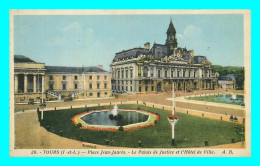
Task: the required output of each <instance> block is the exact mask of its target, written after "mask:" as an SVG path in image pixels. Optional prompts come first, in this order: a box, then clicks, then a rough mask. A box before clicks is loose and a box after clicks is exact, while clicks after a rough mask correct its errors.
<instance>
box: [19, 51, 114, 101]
mask: <svg viewBox="0 0 260 166" xmlns="http://www.w3.org/2000/svg"><path fill="white" fill-rule="evenodd" d="M111 95H112V92H111V73H109V72H107V71H105V70H104V69H103V67H102V66H92V67H68V66H46V65H45V64H44V63H38V62H35V61H33V60H32V59H30V58H28V57H26V56H23V55H14V96H15V102H16V103H26V102H28V101H30V99H33V100H34V101H41V99H42V97H43V99H44V100H66V99H85V98H104V97H110V96H111Z"/></svg>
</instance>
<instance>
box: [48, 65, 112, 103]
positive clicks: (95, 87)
mask: <svg viewBox="0 0 260 166" xmlns="http://www.w3.org/2000/svg"><path fill="white" fill-rule="evenodd" d="M46 82H47V84H46V89H47V95H48V96H49V97H52V96H53V97H55V96H56V97H58V99H61V98H72V99H74V98H77V99H84V98H103V97H110V96H111V95H112V93H111V74H110V73H109V72H107V71H105V70H103V69H102V68H99V67H60V66H46Z"/></svg>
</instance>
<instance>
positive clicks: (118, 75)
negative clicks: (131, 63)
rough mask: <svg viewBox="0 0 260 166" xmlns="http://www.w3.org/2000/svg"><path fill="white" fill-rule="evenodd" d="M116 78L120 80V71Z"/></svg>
mask: <svg viewBox="0 0 260 166" xmlns="http://www.w3.org/2000/svg"><path fill="white" fill-rule="evenodd" d="M117 78H118V79H120V70H118V71H117Z"/></svg>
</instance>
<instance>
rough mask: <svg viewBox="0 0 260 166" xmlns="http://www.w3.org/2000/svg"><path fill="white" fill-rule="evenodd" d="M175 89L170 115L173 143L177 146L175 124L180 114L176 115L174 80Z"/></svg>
mask: <svg viewBox="0 0 260 166" xmlns="http://www.w3.org/2000/svg"><path fill="white" fill-rule="evenodd" d="M172 87H173V90H172V114H171V115H169V116H168V118H169V121H170V123H171V125H172V145H173V146H175V145H176V143H175V124H176V123H177V121H178V118H179V117H178V116H177V115H175V92H174V90H175V87H174V82H173V86H172Z"/></svg>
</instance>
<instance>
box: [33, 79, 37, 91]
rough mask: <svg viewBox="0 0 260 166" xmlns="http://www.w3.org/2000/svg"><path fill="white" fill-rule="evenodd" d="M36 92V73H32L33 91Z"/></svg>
mask: <svg viewBox="0 0 260 166" xmlns="http://www.w3.org/2000/svg"><path fill="white" fill-rule="evenodd" d="M36 92H37V87H36V74H34V75H33V93H36Z"/></svg>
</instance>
